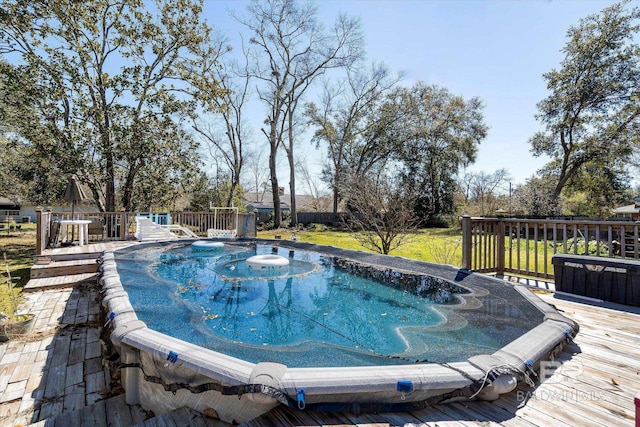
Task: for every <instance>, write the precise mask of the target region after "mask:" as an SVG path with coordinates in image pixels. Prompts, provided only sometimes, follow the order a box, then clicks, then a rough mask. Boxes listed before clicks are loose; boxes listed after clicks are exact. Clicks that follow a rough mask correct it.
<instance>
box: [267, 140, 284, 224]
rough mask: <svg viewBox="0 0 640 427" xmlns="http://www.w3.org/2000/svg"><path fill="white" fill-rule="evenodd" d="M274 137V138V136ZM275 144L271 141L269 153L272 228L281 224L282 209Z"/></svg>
mask: <svg viewBox="0 0 640 427" xmlns="http://www.w3.org/2000/svg"><path fill="white" fill-rule="evenodd" d="M274 139H275V138H274ZM277 151H278V148H277V145H276V144H274V143H273V142H272V143H271V152H270V153H269V173H270V175H271V194H272V196H273V228H280V226H281V225H282V211H281V209H280V193H279V190H280V189H279V188H278V176H277V174H276V152H277Z"/></svg>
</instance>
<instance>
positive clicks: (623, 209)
mask: <svg viewBox="0 0 640 427" xmlns="http://www.w3.org/2000/svg"><path fill="white" fill-rule="evenodd" d="M613 213H615V214H635V213H640V206H638V205H635V204H634V205H626V206H620V207H617V208H615V209H614V210H613Z"/></svg>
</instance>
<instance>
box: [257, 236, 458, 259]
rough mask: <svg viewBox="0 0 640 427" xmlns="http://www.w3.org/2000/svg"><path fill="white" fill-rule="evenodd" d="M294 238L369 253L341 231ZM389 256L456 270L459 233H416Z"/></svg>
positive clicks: (283, 237) (270, 237)
mask: <svg viewBox="0 0 640 427" xmlns="http://www.w3.org/2000/svg"><path fill="white" fill-rule="evenodd" d="M292 234H293V232H292V231H291V230H276V231H273V230H271V231H260V232H258V237H261V238H269V239H272V238H274V237H275V236H276V235H279V236H281V238H282V239H290V238H291V236H292ZM296 235H297V237H298V240H300V241H303V242H309V243H316V244H319V245H329V246H336V247H340V248H345V249H355V250H361V251H367V252H373V251H370V250H367V249H365V248H364V247H362V246H360V243H358V241H357V240H356V239H355V238H354V237H353V236H352V235H351V234H350V233H347V232H344V231H330V230H324V231H308V230H303V231H298V232H297V233H296ZM389 255H396V256H401V257H405V258H412V259H417V260H420V261H427V262H436V263H439V264H451V265H455V266H459V265H460V264H461V262H462V235H461V232H460V230H458V229H455V228H430V229H424V230H419V231H418V233H416V234H415V235H414V236H410V237H409V239H408V241H407V243H406V244H404V245H403V246H401V247H399V248H398V249H396V250H394V251H392V252H391V253H390V254H389Z"/></svg>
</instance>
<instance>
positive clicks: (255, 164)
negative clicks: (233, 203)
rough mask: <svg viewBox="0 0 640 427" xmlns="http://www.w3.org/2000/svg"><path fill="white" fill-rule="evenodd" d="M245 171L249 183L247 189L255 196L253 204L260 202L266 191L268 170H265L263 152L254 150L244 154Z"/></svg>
mask: <svg viewBox="0 0 640 427" xmlns="http://www.w3.org/2000/svg"><path fill="white" fill-rule="evenodd" d="M245 158H246V166H247V167H246V169H245V170H248V175H249V178H247V180H248V181H249V185H248V188H251V190H253V191H254V192H255V194H256V200H253V201H254V202H262V201H263V198H264V194H265V192H266V190H267V187H268V184H267V177H268V176H269V169H267V168H265V161H264V151H263V150H260V149H258V148H255V147H254V149H253V150H251V151H249V152H247V153H246V157H245Z"/></svg>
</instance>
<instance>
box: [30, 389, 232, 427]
mask: <svg viewBox="0 0 640 427" xmlns="http://www.w3.org/2000/svg"><path fill="white" fill-rule="evenodd" d="M146 417H147V413H146V412H145V411H144V409H142V408H141V407H140V406H139V405H133V406H132V405H127V404H126V403H125V396H124V394H121V395H119V396H116V397H112V398H109V399H105V400H101V401H99V402H96V403H94V404H93V405H89V406H85V407H84V408H81V409H77V410H75V411H69V412H63V413H62V414H60V415H58V416H56V417H52V418H48V419H46V420H42V421H39V422H37V423H34V424H30V425H29V427H45V426H55V427H57V426H65V427H66V426H96V427H107V426H123V427H124V426H136V427H155V426H163V427H182V426H202V427H228V426H229V424H226V423H223V422H221V421H218V420H213V419H211V418H208V417H205V416H204V415H202V414H201V413H199V412H197V411H194V410H193V409H189V408H184V407H183V408H178V409H176V410H174V411H171V412H167V413H166V414H162V415H158V416H156V417H152V418H148V419H145V418H146Z"/></svg>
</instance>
